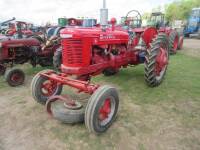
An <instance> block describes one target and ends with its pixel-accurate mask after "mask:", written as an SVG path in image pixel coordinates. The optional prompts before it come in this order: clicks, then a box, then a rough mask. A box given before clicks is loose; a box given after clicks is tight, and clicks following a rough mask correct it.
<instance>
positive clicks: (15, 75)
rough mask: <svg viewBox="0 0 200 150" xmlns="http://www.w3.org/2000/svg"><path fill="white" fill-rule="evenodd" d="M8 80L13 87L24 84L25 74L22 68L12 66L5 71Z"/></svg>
mask: <svg viewBox="0 0 200 150" xmlns="http://www.w3.org/2000/svg"><path fill="white" fill-rule="evenodd" d="M4 76H5V79H6V82H8V84H9V85H10V86H12V87H16V86H19V85H22V84H23V83H24V80H25V74H24V72H23V71H22V70H21V69H16V68H11V69H9V70H6V72H5V75H4Z"/></svg>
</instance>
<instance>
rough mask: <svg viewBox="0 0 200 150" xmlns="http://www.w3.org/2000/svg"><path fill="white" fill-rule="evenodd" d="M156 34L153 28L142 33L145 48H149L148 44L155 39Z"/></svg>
mask: <svg viewBox="0 0 200 150" xmlns="http://www.w3.org/2000/svg"><path fill="white" fill-rule="evenodd" d="M157 34H158V31H157V29H156V28H154V27H149V28H146V29H145V30H144V33H143V34H142V39H143V41H144V42H145V44H146V46H147V48H149V47H150V43H151V42H152V40H153V39H154V38H155V37H156V35H157Z"/></svg>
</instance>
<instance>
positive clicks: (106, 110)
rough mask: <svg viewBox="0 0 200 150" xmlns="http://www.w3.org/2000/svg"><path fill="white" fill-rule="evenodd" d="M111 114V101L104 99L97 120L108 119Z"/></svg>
mask: <svg viewBox="0 0 200 150" xmlns="http://www.w3.org/2000/svg"><path fill="white" fill-rule="evenodd" d="M110 112H111V101H110V99H106V100H105V101H104V104H103V105H102V107H101V108H100V110H99V120H100V121H103V120H105V119H107V118H108V116H109V114H110Z"/></svg>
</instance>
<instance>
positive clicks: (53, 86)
mask: <svg viewBox="0 0 200 150" xmlns="http://www.w3.org/2000/svg"><path fill="white" fill-rule="evenodd" d="M57 89H58V86H57V83H56V82H54V81H52V80H46V81H44V82H43V83H42V84H41V93H42V95H44V96H47V97H50V96H52V95H53V94H54V93H55V92H56V91H57Z"/></svg>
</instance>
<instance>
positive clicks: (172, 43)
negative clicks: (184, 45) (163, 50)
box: [169, 31, 179, 54]
mask: <svg viewBox="0 0 200 150" xmlns="http://www.w3.org/2000/svg"><path fill="white" fill-rule="evenodd" d="M178 43H179V36H178V33H177V32H176V31H172V32H171V33H170V34H169V50H170V54H176V51H177V49H178Z"/></svg>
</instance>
